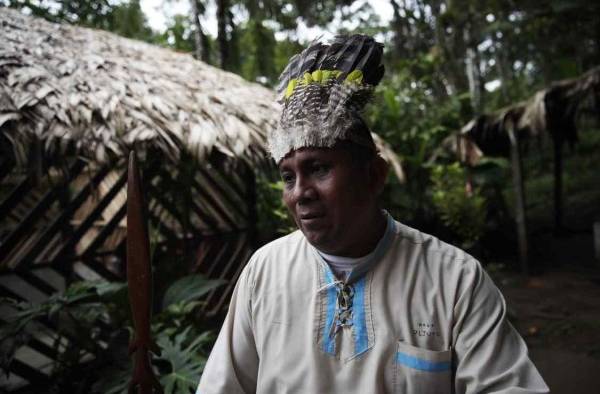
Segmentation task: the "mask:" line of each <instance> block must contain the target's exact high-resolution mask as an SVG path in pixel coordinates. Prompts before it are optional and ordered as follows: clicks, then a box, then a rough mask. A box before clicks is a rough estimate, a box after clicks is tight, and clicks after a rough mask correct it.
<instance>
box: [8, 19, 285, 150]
mask: <svg viewBox="0 0 600 394" xmlns="http://www.w3.org/2000/svg"><path fill="white" fill-rule="evenodd" d="M0 24H1V25H2V29H0V131H2V132H4V134H5V135H7V136H8V137H9V138H10V139H11V142H13V146H14V148H15V150H16V152H17V153H19V155H20V158H22V157H23V155H24V154H25V153H26V150H27V146H28V142H29V136H31V135H37V136H39V137H41V138H42V139H43V140H44V141H45V147H46V149H47V150H49V151H52V150H61V149H65V148H66V146H67V145H68V143H70V142H72V143H74V144H75V145H76V147H77V148H78V150H80V151H82V152H83V153H85V154H87V155H90V156H92V157H95V158H96V159H97V160H99V161H105V160H106V158H107V154H108V153H109V152H112V153H114V154H116V155H118V156H122V155H123V154H124V150H125V148H126V147H127V146H130V145H131V144H132V143H134V142H139V141H149V140H151V141H152V142H153V144H155V145H158V146H159V147H160V148H161V149H162V150H164V151H165V152H167V153H169V154H170V155H177V153H178V151H179V149H181V148H182V147H186V148H187V149H189V150H190V151H191V152H193V153H194V154H196V155H197V156H199V157H200V158H202V157H204V156H205V155H206V153H207V152H210V151H211V150H212V149H217V150H219V151H221V152H223V153H225V154H228V155H236V156H239V155H246V156H252V155H257V154H258V155H264V150H263V148H262V146H263V144H264V136H265V130H266V129H267V128H269V127H274V126H275V123H276V120H277V119H276V114H277V111H278V107H277V105H276V104H274V94H273V93H272V92H271V91H270V90H268V89H266V88H264V87H262V86H260V85H257V84H253V83H249V82H247V81H245V80H243V79H242V78H241V77H239V76H237V75H234V74H232V73H228V72H224V71H222V70H219V69H217V68H215V67H212V66H209V65H207V64H205V63H202V62H200V61H196V60H194V59H193V58H192V57H191V56H190V55H188V54H182V53H176V52H174V51H171V50H168V49H164V48H160V47H157V46H153V45H150V44H146V43H142V42H138V41H134V40H130V39H126V38H122V37H119V36H116V35H114V34H111V33H108V32H105V31H100V30H93V29H86V28H81V27H76V26H70V25H58V24H53V23H49V22H47V21H45V20H42V19H36V18H32V17H28V16H25V15H22V14H20V13H18V12H16V11H13V10H9V9H0Z"/></svg>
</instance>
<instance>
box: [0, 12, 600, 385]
mask: <svg viewBox="0 0 600 394" xmlns="http://www.w3.org/2000/svg"><path fill="white" fill-rule="evenodd" d="M0 6H3V7H12V8H17V9H19V10H21V11H22V12H23V13H27V14H31V15H35V16H40V17H43V18H45V19H48V20H50V21H53V22H57V23H65V24H78V25H82V26H86V27H92V28H97V29H104V30H108V31H111V32H114V33H116V34H119V35H122V36H124V37H129V38H133V39H136V40H142V41H146V42H149V43H153V44H156V45H160V46H164V47H168V48H172V49H173V50H175V51H179V52H189V53H191V54H192V55H193V56H194V57H195V58H197V59H199V60H202V61H204V62H206V63H209V64H211V65H213V66H215V67H219V68H222V69H225V70H228V71H230V72H233V73H236V74H239V75H241V76H243V78H245V79H247V80H248V81H252V82H256V83H258V84H262V85H264V86H267V87H269V88H273V87H274V86H275V85H276V84H277V78H278V75H279V72H280V71H281V70H282V69H283V67H284V66H285V64H286V63H287V61H288V59H289V58H290V57H291V56H292V55H293V54H295V53H296V52H298V51H300V50H301V49H302V48H303V47H304V46H305V45H306V44H307V43H308V42H310V40H312V39H315V38H317V37H318V36H321V35H322V36H323V37H324V38H325V39H326V38H329V37H332V36H333V35H335V34H338V33H365V34H370V35H374V36H375V37H376V38H377V39H378V40H379V41H380V42H383V43H384V44H385V53H384V56H385V65H386V74H385V77H384V79H383V81H382V82H381V84H380V86H379V87H378V88H377V91H376V97H375V103H374V105H372V106H371V108H370V109H369V111H368V112H367V114H366V116H367V118H368V120H369V123H370V125H371V126H372V128H373V130H374V131H375V132H376V133H378V134H379V135H381V136H382V137H383V138H384V139H385V140H386V141H387V142H388V143H389V144H390V145H391V147H392V148H393V150H394V151H395V152H396V153H397V154H398V156H399V157H400V159H401V161H402V165H403V171H404V173H405V181H404V182H403V183H401V182H400V181H399V180H398V179H397V178H395V177H390V179H389V183H388V186H387V188H386V190H385V192H384V196H383V205H384V206H385V207H386V208H387V209H388V210H389V211H390V213H391V214H392V215H393V216H394V217H396V218H398V219H399V220H401V221H403V222H405V223H407V224H409V225H411V226H414V227H417V228H419V229H421V230H423V231H426V232H429V233H432V234H434V235H436V236H438V237H440V238H441V239H443V240H445V241H448V242H450V243H453V244H457V245H459V246H461V247H463V248H465V249H466V250H467V251H469V252H470V253H472V254H473V255H474V256H476V257H477V258H479V259H480V261H481V262H482V263H483V264H484V266H485V267H486V269H487V271H488V272H489V273H490V274H491V275H492V276H493V277H494V279H495V281H496V283H497V284H498V285H499V287H500V288H501V289H502V291H503V293H504V294H505V297H506V299H507V304H508V309H509V315H510V318H511V321H512V323H513V324H514V325H515V326H516V327H517V329H518V330H519V332H520V333H521V334H522V335H523V337H524V338H525V340H526V341H527V342H528V344H529V346H530V351H531V353H532V357H533V359H534V361H535V363H536V365H537V366H538V368H539V369H540V371H541V373H542V375H543V376H544V378H545V379H546V380H547V382H548V383H549V385H550V387H551V389H552V391H553V392H555V393H560V392H564V393H567V392H594V388H593V387H596V386H595V385H594V382H595V375H594V374H597V372H598V371H600V334H599V333H600V261H599V260H598V259H599V257H598V256H595V255H594V244H593V237H594V234H593V225H594V223H595V222H598V221H600V166H599V164H598V162H599V159H600V124H599V122H598V120H599V114H598V113H597V112H594V111H592V110H585V108H584V109H583V110H581V111H580V113H579V114H578V117H577V125H578V130H579V139H578V141H577V142H576V143H573V144H570V145H569V146H568V149H567V150H566V152H565V159H564V160H565V163H564V169H563V171H564V190H563V196H564V206H565V210H564V218H563V222H562V223H561V226H560V227H559V228H558V227H557V226H556V223H555V222H554V221H553V208H554V207H553V199H552V198H551V195H552V185H553V171H552V160H553V156H552V143H551V140H550V139H549V138H544V136H542V137H541V138H538V139H536V140H532V141H529V143H528V144H527V146H526V147H525V155H524V163H523V173H524V180H525V183H524V189H525V196H526V216H527V221H528V225H529V227H528V238H529V267H528V270H527V274H524V273H523V272H522V266H521V265H520V264H519V258H518V252H517V234H516V231H515V229H514V228H515V225H514V220H515V206H514V200H515V199H514V193H515V190H514V186H513V183H512V182H511V165H510V161H509V160H508V158H506V157H487V156H484V157H483V158H482V159H481V160H480V161H479V162H478V163H477V164H475V165H472V166H468V165H465V164H464V163H461V162H459V161H458V160H457V159H456V156H455V155H454V154H452V153H451V152H448V151H447V150H445V149H444V148H443V147H444V141H447V138H448V137H449V136H451V135H453V134H455V133H457V132H458V131H459V130H461V128H462V127H463V126H464V125H465V124H467V123H468V122H469V121H470V120H471V119H473V118H474V117H476V116H478V115H481V114H486V113H493V112H494V111H497V110H499V109H502V108H504V107H507V106H510V105H513V104H515V103H518V102H520V101H522V100H526V99H528V98H530V97H531V96H533V95H534V94H535V92H536V91H538V90H540V89H543V88H545V87H547V86H549V85H550V84H551V83H552V82H553V81H557V80H561V79H565V78H572V77H578V76H580V75H582V74H583V73H585V72H586V71H588V70H590V69H592V68H594V67H595V66H598V65H600V40H599V38H600V18H599V17H598V16H599V15H600V3H598V2H592V1H585V0H570V1H567V0H544V1H533V0H526V1H519V2H516V1H511V0H486V1H473V0H460V1H459V0H389V1H384V0H381V1H376V2H369V1H362V0H357V1H353V0H341V1H329V0H319V1H302V0H291V1H290V0H264V1H247V0H239V1H238V0H215V1H212V0H211V1H208V0H190V1H174V0H165V1H162V2H160V1H159V2H154V3H152V4H149V3H148V4H147V3H145V2H141V1H136V0H132V1H125V0H122V1H119V0H99V1H87V0H72V1H46V0H38V1H36V0H0ZM149 7H154V8H149ZM173 10H180V11H181V13H176V12H174V11H173ZM150 11H152V13H153V14H156V13H160V14H162V17H163V22H161V23H162V24H159V25H160V26H159V27H156V26H154V27H153V26H151V23H150V20H149V16H148V15H149V12H150ZM157 26H158V25H157ZM257 185H258V193H259V196H258V198H257V202H258V230H259V231H258V234H259V243H264V242H267V241H268V240H271V239H274V238H275V237H278V236H280V235H282V234H285V233H287V232H289V231H290V229H292V228H293V225H292V222H291V221H290V219H289V217H288V216H287V213H286V211H285V208H284V207H283V205H282V203H281V199H280V192H281V184H280V183H279V181H278V178H277V173H276V171H270V172H269V171H265V172H263V173H261V175H260V177H259V179H258V183H257ZM154 264H155V265H156V264H160V261H158V262H157V261H155V262H154ZM177 279H178V278H177V276H176V275H171V279H169V280H165V279H164V278H163V279H162V283H161V286H160V287H161V289H162V291H161V292H160V293H159V295H158V296H159V297H161V299H163V302H162V303H161V305H162V308H160V309H159V310H157V311H155V317H154V323H153V332H155V336H156V337H157V341H158V344H159V346H160V347H161V349H162V356H161V358H159V359H157V360H155V367H156V368H157V370H158V371H159V375H160V377H161V383H162V385H163V387H164V388H165V391H166V392H168V393H188V392H193V390H194V388H195V386H196V384H197V382H198V379H199V377H200V374H201V372H202V367H203V363H204V362H205V360H206V357H207V355H208V353H209V351H210V348H211V345H212V343H213V341H214V338H215V336H216V333H217V332H218V327H219V325H220V320H219V319H213V320H211V321H206V320H202V319H200V320H199V319H198V314H196V313H195V311H196V308H197V307H198V302H197V301H196V300H197V298H198V297H200V296H201V295H203V294H205V293H206V292H208V291H210V290H211V289H213V288H214V287H216V286H219V285H221V283H219V282H217V281H211V280H209V279H206V278H197V277H196V278H189V277H188V278H183V279H178V280H177ZM165 281H166V282H168V283H165ZM125 290H126V289H125V287H124V285H123V284H121V283H108V282H105V283H86V282H80V283H75V284H72V285H71V286H70V287H69V289H68V290H67V291H66V292H65V293H64V294H57V295H56V296H54V297H52V298H51V299H50V300H48V301H47V302H45V303H44V304H42V305H36V306H31V305H25V304H22V303H21V304H17V303H16V302H15V307H17V308H20V310H21V313H20V315H19V317H18V319H16V320H15V321H13V322H12V323H11V324H6V325H4V326H3V328H2V331H0V333H1V338H0V339H1V340H2V349H3V350H2V362H3V365H6V364H7V363H9V362H10V360H11V349H12V351H14V349H15V348H16V346H17V344H18V343H23V341H26V338H20V337H19V334H20V333H21V332H22V331H21V330H22V328H23V327H24V326H25V325H27V324H35V321H36V319H38V318H41V317H48V316H52V315H53V314H57V313H58V311H60V310H67V311H69V313H70V316H71V318H72V319H73V320H75V321H76V322H77V324H78V325H79V326H81V327H82V329H81V330H80V332H81V336H82V338H81V342H82V343H84V344H89V346H96V345H94V335H95V333H96V332H97V331H98V330H100V327H98V320H99V318H100V317H101V316H104V317H106V316H109V317H110V319H109V320H108V323H107V322H106V319H105V320H104V322H103V323H102V324H104V325H106V324H109V325H112V326H114V327H124V326H130V325H131V322H130V319H129V317H128V312H127V311H128V307H127V301H126V298H125V296H124V293H125ZM162 297H164V298H162ZM169 297H170V299H169ZM4 302H11V301H10V300H4ZM127 334H128V331H127V330H125V332H124V334H123V335H120V336H118V337H115V338H114V341H115V342H114V343H113V344H112V345H114V346H113V347H111V348H110V349H111V352H106V355H105V358H104V359H102V358H100V359H99V360H97V361H96V364H94V365H95V367H96V368H95V369H89V368H88V369H87V370H85V371H82V370H81V368H80V367H78V365H79V358H78V354H77V353H76V352H75V354H71V353H69V352H68V351H66V352H64V353H63V354H62V356H61V359H60V360H58V361H57V364H56V366H55V367H54V369H53V371H52V376H53V380H52V383H51V384H50V385H49V386H48V391H47V392H53V393H59V392H60V393H63V392H100V393H119V392H123V390H125V388H126V384H127V381H128V378H129V376H130V373H131V367H130V365H129V361H128V358H127V356H126V344H127V340H128V335H127ZM115 349H117V350H115ZM109 353H110V354H109ZM117 353H118V354H119V356H120V358H119V361H118V362H115V361H114V360H115V359H114V357H116V356H115V355H116V354H117ZM99 371H100V372H99ZM574 382H577V384H578V386H577V387H579V388H578V389H577V390H575V391H573V384H574ZM0 390H2V388H0ZM36 392H40V391H39V390H38V391H36Z"/></svg>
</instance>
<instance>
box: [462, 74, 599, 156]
mask: <svg viewBox="0 0 600 394" xmlns="http://www.w3.org/2000/svg"><path fill="white" fill-rule="evenodd" d="M587 100H589V101H590V104H591V107H592V109H593V111H594V112H596V113H600V66H599V67H595V68H593V69H591V70H589V71H588V72H586V73H584V74H582V75H581V76H579V77H577V78H571V79H564V80H560V81H556V82H553V83H552V84H551V85H550V86H548V87H547V88H545V89H542V90H540V91H538V92H536V93H535V94H534V95H533V96H532V97H530V98H529V99H528V100H526V101H523V102H519V103H516V104H514V105H511V106H509V107H505V108H502V109H500V110H498V111H495V112H494V113H491V114H484V115H481V116H479V117H477V118H475V119H473V120H471V121H470V122H469V123H467V124H466V125H465V126H464V127H463V128H462V129H461V131H460V136H461V137H462V138H464V139H466V140H467V141H463V142H462V144H463V145H464V146H468V145H469V142H472V143H474V144H475V145H476V148H478V149H480V150H481V151H483V153H484V154H487V155H491V156H508V153H509V148H510V147H509V144H510V143H509V138H508V130H509V128H513V129H514V131H515V132H516V135H517V137H518V138H519V139H521V140H526V139H530V138H543V137H545V136H551V137H552V138H553V139H554V140H555V141H558V142H560V143H562V142H563V141H567V142H569V143H575V142H576V141H577V125H576V118H577V115H578V112H579V110H580V109H581V107H582V104H583V103H585V102H586V101H587ZM456 145H457V144H455V145H454V147H453V149H456ZM459 147H460V145H459ZM474 148H475V147H472V149H474ZM458 150H459V153H462V152H460V149H458ZM461 156H463V155H461ZM461 159H463V160H467V158H465V157H464V156H463V157H461Z"/></svg>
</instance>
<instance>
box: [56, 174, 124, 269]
mask: <svg viewBox="0 0 600 394" xmlns="http://www.w3.org/2000/svg"><path fill="white" fill-rule="evenodd" d="M126 181H127V171H124V172H123V173H122V174H121V176H120V177H119V179H118V180H117V182H115V184H114V185H113V186H112V187H111V188H110V190H109V191H108V193H106V195H105V196H104V197H103V198H102V199H101V200H100V202H99V203H98V205H96V207H95V208H94V209H93V210H92V212H90V214H89V215H88V216H87V217H86V218H85V219H84V221H83V222H82V223H81V224H80V225H79V226H78V227H77V229H76V230H75V231H74V233H73V235H72V236H71V238H70V239H69V240H68V241H67V243H66V244H65V245H63V247H62V248H61V249H60V250H59V251H58V253H56V254H55V255H54V256H53V257H52V260H53V261H54V262H55V264H56V265H57V266H58V267H60V269H61V270H63V271H64V270H65V269H66V267H65V266H64V263H63V262H61V260H62V259H63V258H64V257H65V256H67V255H68V254H70V253H72V251H73V249H74V248H75V246H76V245H77V244H78V243H79V241H80V240H81V238H82V237H83V236H84V235H85V233H87V232H88V230H89V229H90V227H92V225H93V224H94V222H95V221H96V220H97V219H98V217H100V215H102V212H104V210H105V209H106V207H107V206H108V204H110V202H111V201H112V200H113V198H114V197H115V196H116V195H117V193H118V192H119V191H121V189H122V188H123V186H124V185H125V182H126Z"/></svg>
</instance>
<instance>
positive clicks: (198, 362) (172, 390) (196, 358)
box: [157, 327, 209, 394]
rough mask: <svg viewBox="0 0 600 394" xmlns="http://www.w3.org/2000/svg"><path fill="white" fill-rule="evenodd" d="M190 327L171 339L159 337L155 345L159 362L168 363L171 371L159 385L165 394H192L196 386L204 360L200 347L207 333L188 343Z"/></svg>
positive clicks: (207, 336)
mask: <svg viewBox="0 0 600 394" xmlns="http://www.w3.org/2000/svg"><path fill="white" fill-rule="evenodd" d="M190 329H191V327H187V328H186V329H185V330H184V331H182V332H180V333H179V334H177V335H176V336H175V338H173V339H171V338H169V337H168V336H167V335H161V336H160V337H159V338H158V340H157V344H158V346H159V347H160V349H161V357H160V359H161V360H164V361H166V362H168V363H169V365H170V367H171V368H170V369H171V371H170V372H169V373H167V374H163V375H162V376H161V378H160V383H161V385H162V386H163V389H164V392H165V394H183V393H190V392H192V391H193V390H194V389H195V388H196V386H197V385H198V381H199V380H200V375H201V374H202V370H203V369H204V364H205V363H206V358H205V357H204V356H203V355H202V354H201V352H200V350H201V349H200V346H201V345H202V344H204V343H205V342H206V341H207V340H208V338H209V334H208V333H203V334H202V335H199V336H198V337H197V338H195V339H194V340H192V341H191V343H190V344H189V345H187V346H185V345H184V344H185V343H186V342H189V338H188V336H189V333H190Z"/></svg>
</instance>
